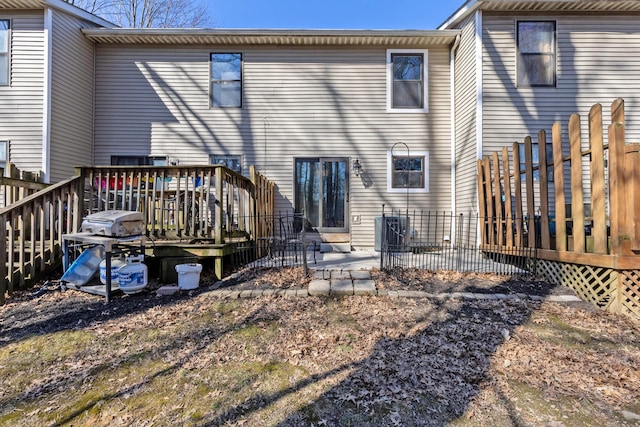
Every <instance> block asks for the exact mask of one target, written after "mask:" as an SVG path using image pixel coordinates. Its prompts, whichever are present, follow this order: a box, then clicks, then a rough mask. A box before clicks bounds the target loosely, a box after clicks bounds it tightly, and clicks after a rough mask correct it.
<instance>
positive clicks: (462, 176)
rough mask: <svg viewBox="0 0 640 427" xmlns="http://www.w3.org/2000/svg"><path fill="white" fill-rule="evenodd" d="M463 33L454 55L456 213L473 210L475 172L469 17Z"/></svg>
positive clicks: (475, 93) (474, 89) (473, 33)
mask: <svg viewBox="0 0 640 427" xmlns="http://www.w3.org/2000/svg"><path fill="white" fill-rule="evenodd" d="M460 28H461V29H462V35H461V38H460V45H459V47H458V50H457V52H456V57H455V82H456V85H455V115H456V117H455V123H456V138H455V144H456V149H455V163H456V200H455V206H456V212H458V213H464V214H466V213H469V212H471V211H475V210H476V205H477V203H476V199H477V189H476V184H475V177H476V174H477V163H476V160H477V145H478V141H477V138H478V135H477V130H476V124H477V118H476V112H477V111H476V109H477V106H478V81H477V76H476V64H477V61H476V46H477V43H476V25H475V16H473V15H472V16H470V17H469V18H467V19H466V20H465V21H464V22H463V23H462V24H461V25H460Z"/></svg>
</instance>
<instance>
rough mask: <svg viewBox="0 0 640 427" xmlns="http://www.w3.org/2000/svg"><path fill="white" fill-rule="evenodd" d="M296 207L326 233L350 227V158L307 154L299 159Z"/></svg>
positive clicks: (316, 228) (345, 230)
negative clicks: (316, 156) (306, 156)
mask: <svg viewBox="0 0 640 427" xmlns="http://www.w3.org/2000/svg"><path fill="white" fill-rule="evenodd" d="M294 175H295V176H294V179H295V189H294V191H295V209H296V212H303V211H304V213H305V216H306V217H307V220H308V224H307V225H308V226H309V227H311V228H313V229H315V230H317V231H320V232H323V233H331V232H336V233H344V232H347V231H348V230H349V227H348V221H347V218H348V212H349V206H348V204H349V159H347V158H305V159H296V161H295V173H294Z"/></svg>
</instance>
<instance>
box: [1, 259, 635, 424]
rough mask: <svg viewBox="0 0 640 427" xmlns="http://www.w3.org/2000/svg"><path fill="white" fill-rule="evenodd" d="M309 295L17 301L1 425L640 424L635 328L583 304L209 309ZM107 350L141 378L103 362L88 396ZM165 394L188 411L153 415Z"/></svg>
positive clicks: (377, 300) (288, 283)
mask: <svg viewBox="0 0 640 427" xmlns="http://www.w3.org/2000/svg"><path fill="white" fill-rule="evenodd" d="M372 276H373V278H374V280H375V281H376V285H377V286H378V287H379V288H383V289H407V290H424V291H427V292H431V293H441V292H487V293H505V294H509V293H526V294H530V295H552V294H554V295H557V294H572V291H570V290H568V289H566V288H560V287H555V286H552V285H551V284H549V283H545V282H540V281H536V280H533V279H527V278H524V279H523V278H517V279H509V280H505V279H504V278H502V277H499V276H494V275H476V274H471V275H470V274H456V273H444V272H442V273H429V272H422V271H394V272H391V273H386V272H379V271H373V272H372ZM308 281H309V279H308V278H305V277H304V275H303V274H302V271H301V270H300V269H294V270H261V271H244V272H241V273H240V274H238V275H236V276H234V278H232V279H230V280H226V281H224V282H223V283H216V282H214V280H213V279H212V278H211V277H210V276H208V275H207V274H206V273H205V274H204V275H203V277H202V282H201V285H202V286H201V287H200V288H199V289H197V290H195V291H189V292H180V293H177V294H175V295H173V296H162V297H160V296H157V295H156V293H155V292H154V290H153V288H157V287H158V286H159V285H157V284H153V285H152V286H151V289H150V290H148V291H145V292H143V293H140V294H136V295H130V296H116V297H115V298H114V300H113V302H112V303H111V304H109V305H105V304H104V302H103V300H102V298H100V297H97V296H93V295H88V294H84V293H81V292H77V291H71V290H67V291H65V292H60V291H59V290H56V289H54V287H51V288H50V289H49V290H48V291H47V292H44V293H43V294H42V295H40V296H38V297H35V298H33V297H30V294H31V293H30V292H19V293H16V294H14V295H13V296H11V297H10V298H9V300H8V302H7V304H5V305H4V306H2V307H0V367H2V371H3V372H4V373H0V389H1V390H2V391H0V408H3V409H0V424H4V423H10V424H12V425H91V426H98V425H131V424H135V425H198V426H200V425H238V426H240V425H245V426H247V425H278V426H298V425H314V426H321V425H324V426H334V425H335V426H341V425H344V426H347V425H370V426H374V425H398V426H401V425H402V426H422V425H424V426H429V425H434V426H442V425H469V426H472V425H473V426H475V425H514V426H520V425H532V426H538V425H545V426H553V427H562V426H591V425H606V426H634V425H640V415H639V414H640V370H639V367H640V326H639V325H638V323H635V322H633V321H631V320H629V319H627V318H624V317H621V316H615V315H612V314H608V313H604V312H601V311H599V310H597V309H594V308H593V307H591V306H590V305H589V304H586V303H585V304H574V305H561V304H552V303H537V302H533V301H527V300H504V301H456V300H449V301H446V302H442V301H440V302H438V301H430V300H426V299H416V300H411V299H402V298H400V299H391V298H386V297H347V298H339V299H333V298H315V297H308V298H299V297H298V298H288V297H261V298H252V299H247V300H235V301H219V300H215V299H213V298H211V297H208V296H207V295H206V290H207V289H209V288H210V287H218V286H221V285H222V286H225V287H228V288H230V289H264V288H267V287H277V288H297V287H303V286H306V284H307V283H308ZM176 319H180V322H177V320H176ZM205 319H215V321H213V322H211V321H210V320H207V321H206V322H205ZM178 323H179V324H180V326H178ZM191 324H192V325H193V326H186V325H191ZM176 331H179V333H178V334H177V335H176ZM80 332H83V333H86V334H89V338H83V340H79V341H78V342H73V345H70V347H72V349H66V348H65V347H63V346H62V344H60V346H61V347H60V349H59V350H56V352H55V353H54V354H52V355H50V356H49V357H50V359H47V360H48V361H47V360H44V359H46V358H45V357H44V356H41V357H37V354H36V355H34V348H41V347H38V346H36V345H35V344H30V345H26V344H25V343H29V342H31V340H37V339H39V337H45V338H46V339H47V340H48V341H47V342H49V343H50V344H49V345H50V346H51V347H55V348H57V347H56V345H58V344H54V343H55V342H56V341H55V340H56V337H58V338H59V339H62V340H63V341H69V340H71V341H73V339H75V338H73V337H71V338H69V337H66V336H63V335H62V334H67V333H80ZM47 337H48V338H47ZM91 337H92V338H91ZM141 337H143V338H141ZM85 340H86V342H85ZM165 340H166V343H165ZM114 349H117V354H118V356H119V357H121V358H122V360H128V358H134V359H135V360H140V363H139V365H138V368H136V372H135V374H133V373H130V370H128V371H127V372H128V374H127V375H122V376H120V375H121V374H119V369H120V368H123V366H121V363H115V362H114V363H111V364H110V365H109V372H110V374H109V375H110V377H111V378H110V379H109V380H104V384H103V383H102V382H101V381H102V380H101V376H100V374H99V372H101V368H100V366H102V364H101V363H102V362H101V360H103V359H104V355H105V354H112V353H113V352H114V351H116V350H114ZM40 351H42V352H43V353H44V352H45V350H44V348H43V349H42V350H40ZM129 351H131V355H129V353H128V352H129ZM67 352H69V353H68V354H67ZM78 352H80V353H81V354H82V357H81V358H80V359H78V355H77V354H78ZM36 353H37V352H36ZM186 355H188V357H187V356H186ZM18 360H20V361H21V363H23V364H24V365H21V366H19V367H15V369H14V365H15V364H16V361H18ZM26 360H33V361H32V362H29V363H27V362H25V361H26ZM158 364H160V365H162V366H161V367H157V366H156V365H158ZM147 365H153V366H154V369H158V370H159V372H162V373H163V374H162V375H161V377H162V378H161V379H160V380H158V374H157V373H154V372H155V371H154V372H150V373H147V372H145V367H146V366H147ZM165 365H166V366H165ZM256 366H259V367H260V369H259V370H257V371H256V369H257V368H256ZM70 367H73V369H70ZM128 369H130V368H128ZM247 375H248V376H247ZM134 376H135V377H136V381H137V382H135V383H134V384H129V383H128V381H131V377H134ZM140 377H142V379H139V378H140ZM114 378H120V379H118V380H117V381H115V380H114ZM145 378H146V379H145ZM156 383H157V384H156ZM222 385H224V386H222ZM100 387H106V388H107V389H108V392H104V393H103V394H104V396H108V397H101V398H99V399H98V398H96V399H95V401H91V402H90V403H86V402H84V401H83V404H82V405H81V407H80V409H78V408H77V407H76V406H74V398H73V397H70V395H73V392H72V391H73V390H83V392H84V393H85V394H87V393H89V394H91V393H94V392H95V391H96V390H99V389H100ZM176 389H177V390H182V391H181V392H180V393H178V394H180V395H184V396H185V397H184V398H183V397H181V396H176V394H175V393H172V396H173V397H172V398H171V399H172V402H173V404H172V405H169V406H166V405H164V404H162V405H159V404H158V403H153V402H157V401H162V399H161V398H160V397H159V396H162V395H164V394H163V393H165V392H166V390H176ZM122 390H126V392H123V391H122ZM198 393H200V394H201V395H202V398H201V399H196V398H194V397H193V396H195V395H196V394H197V395H200V394H198ZM146 395H152V396H154V398H153V399H150V400H144V396H146ZM109 396H110V397H109ZM113 396H116V397H117V398H115V397H113ZM123 396H124V397H123ZM188 396H190V397H189V398H187V397H188ZM75 400H77V401H80V400H81V397H79V396H78V397H77V399H75ZM108 414H111V415H108ZM114 414H115V415H114Z"/></svg>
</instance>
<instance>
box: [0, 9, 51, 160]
mask: <svg viewBox="0 0 640 427" xmlns="http://www.w3.org/2000/svg"><path fill="white" fill-rule="evenodd" d="M0 19H9V20H11V85H10V86H0V117H2V120H0V140H3V141H5V140H8V141H11V161H12V162H13V163H15V164H16V166H17V167H18V168H20V169H22V170H27V171H33V172H38V171H40V170H41V168H42V157H41V152H42V117H43V116H42V114H43V82H44V71H43V70H44V31H43V28H44V24H43V12H42V11H29V12H27V11H19V12H14V11H10V12H9V11H0Z"/></svg>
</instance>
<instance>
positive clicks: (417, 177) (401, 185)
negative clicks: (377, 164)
mask: <svg viewBox="0 0 640 427" xmlns="http://www.w3.org/2000/svg"><path fill="white" fill-rule="evenodd" d="M387 165H388V173H387V191H388V192H390V193H400V192H407V191H409V192H410V193H428V192H429V153H428V152H426V151H421V152H416V153H409V154H408V155H407V154H395V153H391V152H390V151H389V152H388V153H387Z"/></svg>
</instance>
